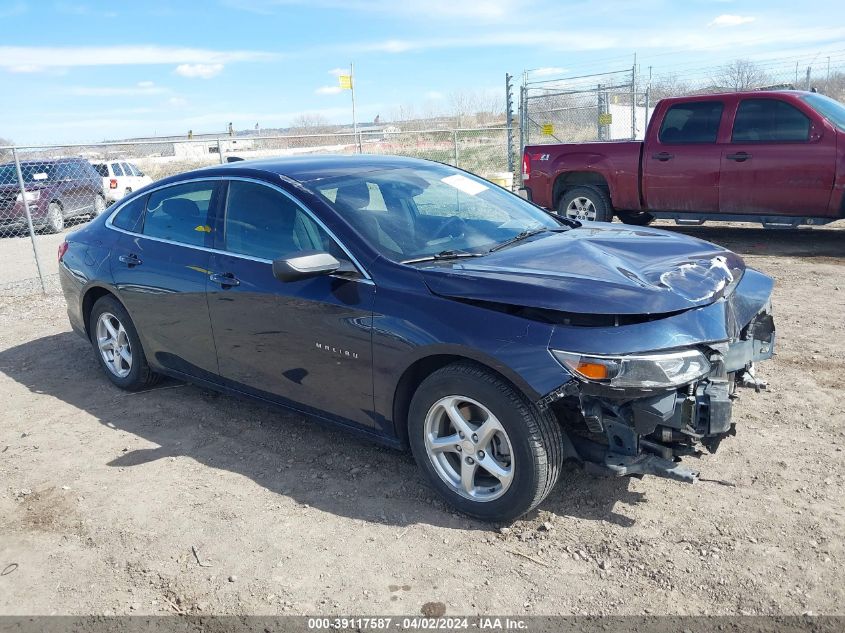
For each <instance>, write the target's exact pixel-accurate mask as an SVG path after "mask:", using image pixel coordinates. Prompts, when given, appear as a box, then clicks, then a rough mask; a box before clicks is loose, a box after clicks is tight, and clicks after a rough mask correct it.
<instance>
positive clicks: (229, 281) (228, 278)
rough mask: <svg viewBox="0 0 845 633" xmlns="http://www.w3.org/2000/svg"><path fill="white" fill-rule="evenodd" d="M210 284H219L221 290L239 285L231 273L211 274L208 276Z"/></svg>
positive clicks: (238, 280) (238, 281)
mask: <svg viewBox="0 0 845 633" xmlns="http://www.w3.org/2000/svg"><path fill="white" fill-rule="evenodd" d="M208 278H209V280H210V281H211V282H212V283H215V284H220V285H221V286H222V287H223V288H231V287H232V286H237V285H238V284H240V283H241V281H240V279H238V278H237V277H235V276H234V275H233V274H232V273H212V274H211V275H209V276H208Z"/></svg>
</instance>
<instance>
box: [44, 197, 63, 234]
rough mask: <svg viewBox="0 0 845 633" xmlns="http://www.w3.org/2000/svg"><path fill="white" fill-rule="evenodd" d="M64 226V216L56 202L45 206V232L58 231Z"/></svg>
mask: <svg viewBox="0 0 845 633" xmlns="http://www.w3.org/2000/svg"><path fill="white" fill-rule="evenodd" d="M63 228H65V216H64V213H63V211H62V207H61V205H60V204H59V203H58V202H51V203H50V204H49V205H48V206H47V222H46V223H45V225H44V230H45V232H47V233H59V232H60V231H61V230H62V229H63Z"/></svg>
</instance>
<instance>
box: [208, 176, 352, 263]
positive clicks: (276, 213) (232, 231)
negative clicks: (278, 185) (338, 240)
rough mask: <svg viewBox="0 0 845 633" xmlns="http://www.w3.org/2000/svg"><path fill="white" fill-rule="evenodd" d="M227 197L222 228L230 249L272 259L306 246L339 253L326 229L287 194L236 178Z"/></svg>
mask: <svg viewBox="0 0 845 633" xmlns="http://www.w3.org/2000/svg"><path fill="white" fill-rule="evenodd" d="M227 198H228V199H227V202H226V220H225V223H224V229H223V231H224V236H225V243H226V250H227V251H230V252H232V253H241V254H243V255H249V256H251V257H258V258H260V259H269V260H273V259H276V258H278V257H281V256H282V255H290V254H292V253H296V252H298V251H306V250H317V251H322V250H329V251H330V252H332V253H333V254H334V255H336V256H337V255H339V253H337V252H336V249H334V248H333V243H332V240H331V238H330V237H329V236H328V235H327V234H326V233H325V232H324V231H323V229H322V228H321V227H320V226H319V225H318V224H317V223H316V222H315V221H314V220H312V219H311V217H310V216H309V215H308V214H307V213H305V212H304V211H303V210H302V209H301V208H300V207H299V205H297V204H296V203H295V202H294V201H293V200H291V199H290V198H288V197H287V196H285V195H284V194H281V193H279V192H278V191H276V190H274V189H270V188H269V187H265V186H263V185H259V184H255V183H251V182H243V181H240V180H233V181H231V182H230V183H229V194H228V196H227Z"/></svg>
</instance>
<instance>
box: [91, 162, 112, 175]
mask: <svg viewBox="0 0 845 633" xmlns="http://www.w3.org/2000/svg"><path fill="white" fill-rule="evenodd" d="M93 167H94V169H96V170H97V173H98V174H100V176H101V177H103V178H108V177H109V166H108V165H106V164H104V163H95V164H94V166H93Z"/></svg>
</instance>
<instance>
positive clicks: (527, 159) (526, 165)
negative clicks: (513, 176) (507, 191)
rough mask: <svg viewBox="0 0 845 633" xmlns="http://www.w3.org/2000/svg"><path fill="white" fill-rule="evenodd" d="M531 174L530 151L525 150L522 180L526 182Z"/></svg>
mask: <svg viewBox="0 0 845 633" xmlns="http://www.w3.org/2000/svg"><path fill="white" fill-rule="evenodd" d="M530 175H531V157H529V156H528V152H525V153H524V154H523V155H522V181H523V182H525V181H526V180H528V178H529V176H530Z"/></svg>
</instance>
